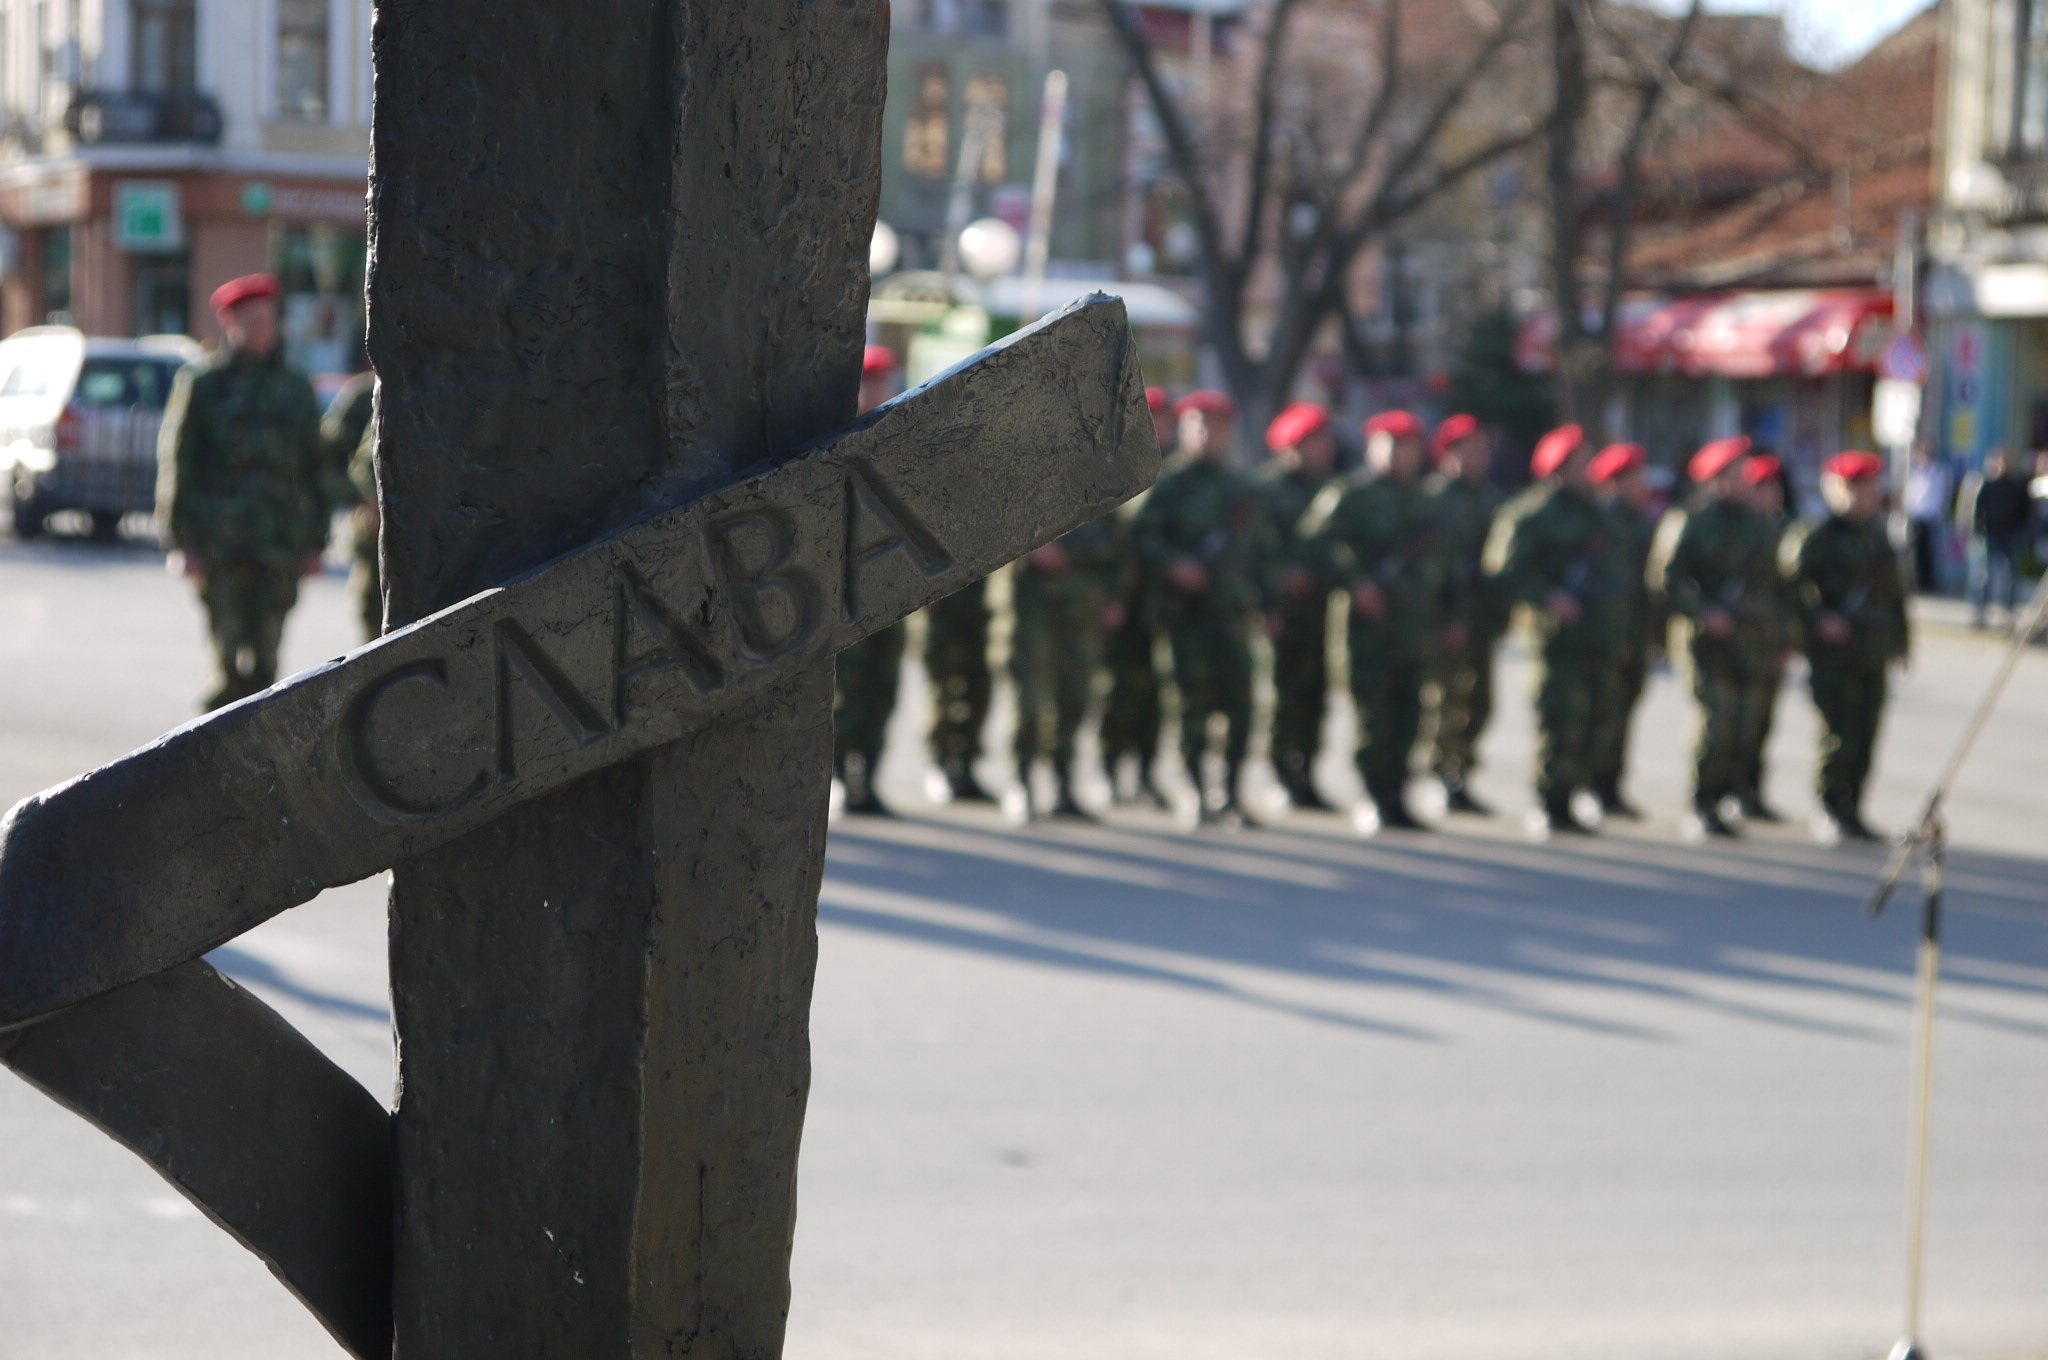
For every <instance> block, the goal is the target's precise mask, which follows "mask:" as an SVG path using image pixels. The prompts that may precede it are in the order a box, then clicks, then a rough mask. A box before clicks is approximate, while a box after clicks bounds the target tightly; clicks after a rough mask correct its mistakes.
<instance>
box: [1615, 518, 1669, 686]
mask: <svg viewBox="0 0 2048 1360" xmlns="http://www.w3.org/2000/svg"><path fill="white" fill-rule="evenodd" d="M1607 516H1608V518H1609V519H1610V520H1611V521H1612V522H1613V526H1614V528H1613V532H1614V541H1615V544H1616V546H1617V547H1618V548H1619V549H1620V551H1621V554H1622V558H1623V561H1624V563H1625V564H1626V566H1627V568H1628V588H1627V599H1628V611H1629V616H1628V645H1629V646H1630V647H1631V648H1634V649H1636V650H1637V651H1638V652H1639V653H1644V654H1647V653H1649V652H1653V651H1657V650H1659V649H1661V648H1662V647H1663V646H1664V633H1665V622H1666V619H1667V617H1668V616H1667V615H1666V613H1665V610H1664V592H1663V590H1662V589H1661V588H1660V587H1659V586H1658V584H1657V582H1655V581H1653V580H1651V579H1650V544H1651V541H1652V540H1653V539H1654V538H1655V537H1656V533H1657V524H1656V521H1655V520H1653V519H1651V518H1650V517H1649V516H1648V515H1646V514H1644V513H1643V512H1642V511H1640V510H1638V509H1636V508H1635V507H1634V506H1633V505H1630V504H1629V503H1628V502H1627V501H1621V500H1617V501H1615V502H1614V503H1613V504H1611V505H1609V506H1608V507H1607Z"/></svg>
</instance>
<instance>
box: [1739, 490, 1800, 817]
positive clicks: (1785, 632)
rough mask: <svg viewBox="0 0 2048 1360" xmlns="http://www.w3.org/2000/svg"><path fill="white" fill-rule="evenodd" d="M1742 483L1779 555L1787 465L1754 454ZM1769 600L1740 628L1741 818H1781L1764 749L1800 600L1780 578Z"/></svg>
mask: <svg viewBox="0 0 2048 1360" xmlns="http://www.w3.org/2000/svg"><path fill="white" fill-rule="evenodd" d="M1742 481H1743V484H1744V486H1745V487H1746V488H1747V492H1746V494H1747V495H1748V497H1749V506H1750V509H1751V510H1752V511H1753V512H1755V514H1756V515H1757V517H1758V518H1759V519H1761V520H1762V521H1763V522H1764V524H1765V526H1766V528H1767V529H1768V531H1769V536H1770V539H1771V544H1772V548H1771V557H1772V561H1773V563H1775V562H1776V559H1777V544H1778V542H1779V541H1780V540H1781V539H1783V538H1784V536H1785V527H1786V515H1785V468H1784V465H1783V464H1782V463H1780V462H1779V461H1778V460H1777V459H1776V458H1773V457H1772V456H1771V455H1770V454H1767V453H1763V454H1752V455H1750V457H1749V458H1747V459H1745V460H1744V461H1743V464H1742ZM1776 584H1777V587H1778V588H1777V590H1776V591H1775V592H1774V593H1773V594H1772V595H1771V597H1770V600H1769V606H1770V607H1769V611H1768V614H1762V613H1760V615H1759V619H1758V623H1757V626H1756V627H1754V628H1748V627H1745V628H1744V629H1743V630H1742V641H1743V646H1744V648H1745V650H1746V651H1747V652H1748V656H1747V657H1746V658H1745V660H1744V665H1743V673H1744V675H1745V676H1746V677H1747V679H1748V683H1749V686H1750V690H1749V694H1748V696H1747V697H1746V698H1745V699H1744V700H1743V705H1742V713H1743V718H1744V720H1745V721H1744V726H1743V729H1742V750H1741V755H1740V757H1739V758H1738V760H1737V762H1736V780H1735V801H1736V803H1737V805H1738V806H1739V807H1740V808H1741V809H1742V817H1743V820H1744V821H1755V822H1773V823H1775V822H1782V821H1784V820H1785V819H1784V818H1783V817H1780V816H1779V815H1778V814H1777V812H1776V811H1775V810H1774V809H1773V808H1772V807H1771V805H1770V804H1768V803H1766V802H1765V801H1764V793H1763V790H1764V747H1766V746H1767V745H1769V744H1770V740H1771V720H1772V718H1774V717H1775V716H1776V715H1777V710H1778V691H1779V689H1781V688H1782V687H1783V685H1784V683H1785V663H1786V662H1787V661H1789V660H1791V657H1792V651H1793V649H1794V648H1795V647H1797V646H1798V645H1799V612H1798V604H1797V602H1796V601H1795V600H1794V599H1793V596H1792V588H1791V584H1790V583H1789V582H1787V581H1785V580H1784V578H1783V577H1782V576H1781V577H1779V578H1778V579H1777V582H1776Z"/></svg>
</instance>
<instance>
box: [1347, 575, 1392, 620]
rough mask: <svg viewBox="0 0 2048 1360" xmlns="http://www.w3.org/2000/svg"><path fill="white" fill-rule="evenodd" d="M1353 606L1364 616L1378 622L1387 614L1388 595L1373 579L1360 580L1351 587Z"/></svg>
mask: <svg viewBox="0 0 2048 1360" xmlns="http://www.w3.org/2000/svg"><path fill="white" fill-rule="evenodd" d="M1351 607H1352V608H1353V609H1355V610H1357V611H1358V612H1359V614H1360V615H1362V616H1363V617H1365V618H1368V619H1372V620H1374V621H1375V622H1377V621H1378V620H1380V619H1383V618H1385V617H1386V616H1387V597H1386V595H1385V593H1384V592H1382V591H1381V590H1380V588H1379V587H1378V586H1377V585H1375V584H1373V583H1372V582H1371V581H1360V582H1359V583H1358V584H1357V585H1355V586H1353V587H1351Z"/></svg>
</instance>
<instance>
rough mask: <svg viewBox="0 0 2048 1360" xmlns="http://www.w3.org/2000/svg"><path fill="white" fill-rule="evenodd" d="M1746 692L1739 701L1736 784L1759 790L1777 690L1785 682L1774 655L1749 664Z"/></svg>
mask: <svg viewBox="0 0 2048 1360" xmlns="http://www.w3.org/2000/svg"><path fill="white" fill-rule="evenodd" d="M1747 674H1748V684H1749V693H1748V694H1747V695H1746V696H1744V698H1743V703H1742V717H1743V727H1742V751H1741V755H1740V757H1739V759H1738V762H1737V764H1736V772H1735V787H1736V790H1737V791H1738V792H1742V793H1751V794H1755V793H1759V792H1761V791H1762V789H1763V786H1764V747H1766V746H1768V745H1769V744H1770V741H1771V720H1772V719H1773V718H1775V717H1776V716H1777V713H1778V689H1779V687H1780V686H1781V685H1782V684H1783V683H1784V681H1785V664H1784V663H1783V662H1782V661H1780V660H1778V658H1776V657H1775V656H1772V657H1761V658H1758V659H1757V660H1755V661H1753V662H1751V663H1750V665H1749V667H1748V670H1747Z"/></svg>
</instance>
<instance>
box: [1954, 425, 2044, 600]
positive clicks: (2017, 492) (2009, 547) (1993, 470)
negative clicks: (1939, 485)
mask: <svg viewBox="0 0 2048 1360" xmlns="http://www.w3.org/2000/svg"><path fill="white" fill-rule="evenodd" d="M1956 527H1958V528H1959V529H1961V530H1963V531H1964V532H1965V533H1967V534H1968V535H1969V537H1970V611H1971V616H1972V617H1971V622H1972V624H1973V625H1974V626H1976V627H1978V628H1982V627H1984V626H1985V616H1986V614H1987V613H1988V611H1989V609H1990V604H1991V596H1992V594H1993V593H1994V592H1996V593H1998V594H1999V595H2001V596H2002V597H2003V600H2002V602H2003V604H2004V605H2005V618H2006V626H2007V627H2011V626H2012V625H2013V623H2014V608H2015V605H2016V602H2017V600H2018V598H2019V577H2020V563H2021V559H2022V558H2023V557H2024V556H2025V554H2026V551H2027V539H2028V538H2029V536H2030V535H2031V533H2032V531H2033V527H2034V500H2033V497H2032V496H2031V495H2030V494H2029V492H2028V488H2027V479H2026V478H2025V477H2023V476H2021V475H2020V474H2019V473H2018V472H2017V471H2015V470H2014V468H2013V465H2012V458H2011V456H2010V455H2009V454H2007V453H2006V451H2005V450H2004V449H1993V450H1991V452H1989V453H1988V454H1986V455H1985V456H1984V471H1983V474H1982V475H1981V476H1976V477H1972V478H1970V480H1969V481H1968V482H1966V483H1964V486H1963V492H1962V495H1961V496H1960V497H1959V498H1958V500H1957V502H1956Z"/></svg>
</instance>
